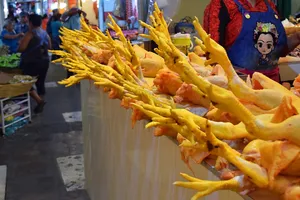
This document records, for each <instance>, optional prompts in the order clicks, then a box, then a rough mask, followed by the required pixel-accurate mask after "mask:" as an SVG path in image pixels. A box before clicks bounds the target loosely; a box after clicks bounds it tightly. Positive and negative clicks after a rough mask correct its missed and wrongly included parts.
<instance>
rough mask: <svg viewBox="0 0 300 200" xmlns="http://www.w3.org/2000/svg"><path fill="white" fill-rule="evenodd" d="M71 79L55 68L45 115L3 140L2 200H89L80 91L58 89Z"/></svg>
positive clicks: (0, 154) (0, 165) (0, 161)
mask: <svg viewBox="0 0 300 200" xmlns="http://www.w3.org/2000/svg"><path fill="white" fill-rule="evenodd" d="M65 74H66V72H65V71H64V70H63V69H62V67H60V66H57V65H51V66H50V69H49V72H48V78H47V95H46V101H47V104H46V106H45V110H44V113H42V114H40V115H38V116H33V119H32V123H31V124H30V125H27V126H26V127H24V128H22V129H21V130H19V131H18V132H17V133H15V134H13V135H10V136H8V137H4V138H1V139H0V200H71V199H72V200H88V199H89V198H88V195H87V193H86V191H85V190H84V189H83V182H84V173H83V157H82V153H83V139H82V125H81V103H80V87H79V86H74V87H71V88H64V87H63V86H60V85H57V84H56V82H57V81H58V80H61V79H63V78H64V77H65ZM5 176H6V179H5ZM5 180H6V184H5ZM5 185H6V188H5ZM2 193H5V198H4V197H3V196H1V195H4V194H2Z"/></svg>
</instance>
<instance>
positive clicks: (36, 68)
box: [18, 14, 51, 113]
mask: <svg viewBox="0 0 300 200" xmlns="http://www.w3.org/2000/svg"><path fill="white" fill-rule="evenodd" d="M41 24H42V17H41V16H39V15H37V14H32V15H29V31H28V32H27V33H26V34H25V36H24V38H23V39H22V40H21V42H20V46H19V49H18V51H19V52H21V53H22V55H21V62H20V68H21V69H22V71H23V73H24V74H25V75H30V76H34V77H37V82H36V88H37V92H36V91H35V90H34V89H31V92H30V95H31V97H32V98H33V99H34V100H35V101H36V102H37V106H36V107H35V109H34V112H35V113H41V112H42V111H43V108H44V105H45V104H46V102H45V101H44V100H43V98H42V96H44V95H45V94H46V91H45V79H46V75H47V71H48V68H49V56H48V49H50V48H51V40H50V37H49V35H48V34H47V32H46V31H44V30H43V29H42V28H41Z"/></svg>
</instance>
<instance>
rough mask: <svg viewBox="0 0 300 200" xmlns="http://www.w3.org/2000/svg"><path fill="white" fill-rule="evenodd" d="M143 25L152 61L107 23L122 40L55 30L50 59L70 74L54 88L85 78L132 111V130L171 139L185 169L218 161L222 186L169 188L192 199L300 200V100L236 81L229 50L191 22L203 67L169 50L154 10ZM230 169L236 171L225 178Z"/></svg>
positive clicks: (274, 87) (260, 81)
mask: <svg viewBox="0 0 300 200" xmlns="http://www.w3.org/2000/svg"><path fill="white" fill-rule="evenodd" d="M150 20H151V25H149V24H146V23H144V22H140V24H141V25H142V26H144V27H145V28H147V29H148V30H149V35H141V36H142V37H145V38H148V39H151V40H153V41H154V42H155V43H156V44H157V45H158V48H157V49H156V50H155V51H156V53H157V54H155V53H151V52H147V51H145V50H143V49H142V48H140V47H137V46H132V45H131V44H130V42H129V41H127V40H126V39H125V37H124V35H123V34H122V31H121V29H120V28H119V27H118V25H117V24H116V23H115V22H114V20H113V19H112V18H111V24H109V26H110V28H111V29H112V30H114V31H115V32H116V33H117V36H118V37H119V40H113V39H112V37H111V36H110V34H109V32H106V34H104V33H102V32H101V31H100V30H94V29H92V28H91V27H89V26H87V25H86V24H85V22H84V21H82V30H80V31H71V30H68V29H62V30H61V34H62V38H61V39H62V45H61V48H62V49H63V50H62V51H53V52H52V53H54V54H56V55H58V56H60V58H59V59H58V60H56V61H55V62H59V63H62V65H63V66H64V67H65V68H67V69H68V70H69V71H71V72H73V73H74V75H73V76H71V77H70V78H68V79H65V80H63V81H61V82H60V83H61V84H64V85H66V86H71V85H74V84H77V83H79V82H80V81H81V80H83V79H88V80H91V81H93V83H94V84H95V85H96V86H98V87H100V86H101V87H102V88H103V90H104V91H105V92H108V93H109V97H110V98H117V99H120V100H121V106H123V107H124V108H126V109H129V108H130V109H132V110H133V114H132V125H134V124H135V122H136V121H137V120H142V119H147V120H150V122H149V123H148V124H147V128H150V127H155V128H156V129H155V135H156V136H159V135H168V136H173V137H177V139H178V142H179V145H180V149H181V153H182V158H183V160H184V161H185V162H187V164H188V162H189V161H190V160H192V161H194V162H197V163H201V161H202V160H203V159H204V158H205V157H207V156H208V155H214V156H217V161H216V168H217V169H218V170H220V172H224V173H225V172H226V176H222V177H221V178H223V179H225V180H221V181H215V182H214V181H206V180H200V179H197V178H194V177H191V176H189V175H186V174H182V176H183V177H184V178H185V179H186V180H187V181H188V182H176V183H175V185H177V186H180V187H186V188H192V189H195V190H197V193H196V194H195V195H194V196H193V197H192V199H193V200H195V199H198V198H200V197H203V196H206V195H208V194H210V193H212V192H215V191H217V190H225V189H226V190H234V191H237V192H243V193H244V194H245V193H246V192H247V191H251V190H253V189H255V188H262V189H267V190H271V191H273V192H275V193H277V194H278V195H280V196H281V197H282V199H287V200H288V199H300V178H298V176H299V175H300V148H299V145H300V135H298V131H300V123H299V122H300V115H299V111H300V98H299V97H298V96H296V95H295V93H293V92H291V91H289V90H287V89H286V88H285V87H283V86H281V85H280V84H278V83H276V82H274V81H272V80H271V79H269V78H267V77H265V76H264V75H263V74H260V73H255V74H254V75H253V77H252V79H250V78H248V79H247V81H246V82H245V81H243V80H242V79H240V77H239V76H238V75H237V73H236V72H235V70H234V69H233V67H232V65H231V62H230V60H229V59H228V56H227V54H226V51H225V50H224V49H223V47H221V46H220V45H218V44H217V43H216V42H215V41H213V40H212V39H211V38H210V36H209V35H208V34H207V33H206V32H205V31H204V30H203V29H202V27H201V25H200V24H199V22H198V19H195V21H194V26H195V28H196V30H197V32H198V34H199V37H200V38H201V39H202V41H201V40H199V39H196V42H197V44H198V47H200V48H201V49H202V50H203V51H204V52H205V53H209V56H210V58H209V59H208V60H206V61H205V62H204V61H203V60H201V58H200V57H199V56H198V55H197V54H196V53H191V54H189V55H188V56H185V55H184V54H182V53H181V52H180V51H179V50H178V49H177V48H176V47H175V46H174V45H173V43H172V41H171V37H170V35H169V32H168V27H167V23H166V22H165V20H164V18H163V13H162V12H161V11H160V10H159V8H158V7H157V5H155V11H154V12H153V15H152V16H151V17H150ZM74 38H76V39H77V40H75V39H74ZM215 64H217V65H215ZM149 77H150V79H149ZM151 78H152V79H151ZM153 78H154V79H153ZM164 80H168V81H167V82H164ZM166 83H167V84H166ZM185 103H187V104H188V106H186V104H185ZM191 105H192V106H195V105H197V106H201V107H205V108H207V113H206V115H205V116H199V115H197V114H195V113H193V112H191V110H190V107H191ZM239 142H241V143H242V144H243V145H237V144H238V143H239ZM199 155H201V156H199ZM199 157H200V158H201V159H199ZM230 164H231V165H233V166H235V167H236V168H237V170H235V171H230V168H229V166H230Z"/></svg>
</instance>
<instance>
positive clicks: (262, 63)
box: [203, 0, 300, 82]
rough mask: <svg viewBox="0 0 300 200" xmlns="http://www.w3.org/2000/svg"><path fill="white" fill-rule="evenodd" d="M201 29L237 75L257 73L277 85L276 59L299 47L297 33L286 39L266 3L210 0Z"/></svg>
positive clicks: (271, 5) (269, 3)
mask: <svg viewBox="0 0 300 200" xmlns="http://www.w3.org/2000/svg"><path fill="white" fill-rule="evenodd" d="M203 27H204V29H205V30H206V31H207V33H209V34H210V35H211V38H212V39H214V40H215V41H216V42H218V43H219V44H221V45H222V46H223V47H224V48H225V49H226V50H227V53H228V57H229V59H230V60H231V62H232V64H233V66H234V67H235V68H236V69H237V70H238V71H240V72H243V73H245V74H249V75H252V74H253V73H254V72H255V71H258V72H261V73H263V74H265V75H266V76H268V77H270V78H272V79H273V80H275V81H278V82H279V80H280V78H279V68H278V60H279V57H283V56H286V55H287V54H288V53H289V52H290V51H292V50H293V49H295V47H297V46H298V45H299V44H300V32H298V33H295V34H294V35H292V36H290V37H289V38H287V36H286V33H285V30H284V27H283V26H282V24H281V21H280V19H279V15H278V12H277V10H276V6H275V5H274V3H273V2H272V1H270V0H211V2H210V4H209V5H208V6H207V7H206V9H205V14H204V23H203Z"/></svg>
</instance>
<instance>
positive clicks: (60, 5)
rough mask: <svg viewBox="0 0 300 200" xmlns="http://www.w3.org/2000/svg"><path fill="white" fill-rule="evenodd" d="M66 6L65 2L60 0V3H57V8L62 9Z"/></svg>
mask: <svg viewBox="0 0 300 200" xmlns="http://www.w3.org/2000/svg"><path fill="white" fill-rule="evenodd" d="M66 7H67V4H66V3H63V2H61V3H60V4H59V9H64V8H66Z"/></svg>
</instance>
